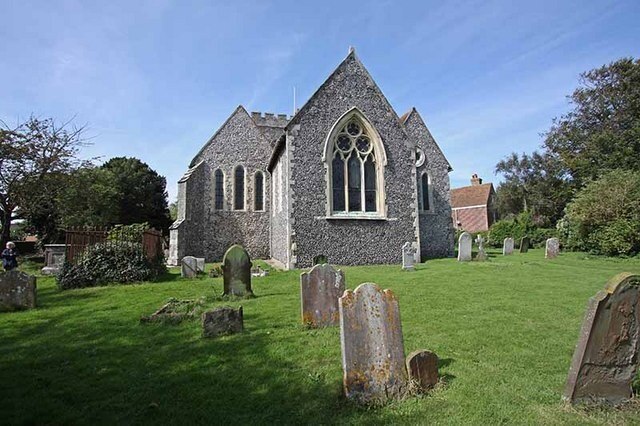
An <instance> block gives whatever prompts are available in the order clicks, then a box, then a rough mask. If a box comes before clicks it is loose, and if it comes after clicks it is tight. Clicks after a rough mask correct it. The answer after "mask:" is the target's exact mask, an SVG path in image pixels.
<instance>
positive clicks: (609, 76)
mask: <svg viewBox="0 0 640 426" xmlns="http://www.w3.org/2000/svg"><path fill="white" fill-rule="evenodd" d="M570 99H571V103H572V104H573V109H572V110H571V111H570V112H569V113H567V114H565V115H563V116H562V117H560V118H558V119H555V120H554V123H553V126H552V127H551V129H550V130H549V132H548V133H547V134H546V137H545V142H544V144H545V147H546V149H547V150H548V151H549V152H550V153H552V154H554V155H557V156H558V157H559V158H560V159H561V161H562V163H563V165H564V166H565V167H566V168H567V169H568V171H569V173H570V174H571V177H572V179H573V181H574V184H575V186H576V187H581V186H582V185H583V184H584V183H585V182H587V181H589V180H590V179H596V178H598V177H599V176H601V175H602V174H604V173H606V172H608V171H609V170H613V169H625V170H636V171H640V60H637V59H636V60H634V59H632V58H623V59H620V60H618V61H616V62H613V63H610V64H608V65H605V66H603V67H601V68H597V69H594V70H591V71H588V72H585V73H583V74H581V77H580V86H579V87H578V88H577V89H576V90H575V91H574V92H573V94H572V95H571V97H570Z"/></svg>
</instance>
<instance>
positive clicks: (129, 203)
mask: <svg viewBox="0 0 640 426" xmlns="http://www.w3.org/2000/svg"><path fill="white" fill-rule="evenodd" d="M101 169H103V170H105V171H109V172H111V173H112V175H113V179H114V184H115V188H116V190H117V193H118V203H117V217H118V222H117V223H120V224H124V225H129V224H132V223H142V222H148V223H149V224H150V225H151V226H152V227H154V228H156V229H159V230H164V231H166V230H167V229H168V228H169V225H170V224H171V218H170V217H169V208H168V206H167V191H166V186H167V181H166V179H165V178H164V177H163V176H160V175H159V174H158V173H157V172H156V171H155V170H153V169H151V167H149V166H148V165H147V164H145V163H143V162H142V161H140V160H138V159H137V158H126V157H116V158H112V159H111V160H109V161H107V162H106V163H105V164H104V165H102V167H101Z"/></svg>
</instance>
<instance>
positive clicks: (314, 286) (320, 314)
mask: <svg viewBox="0 0 640 426" xmlns="http://www.w3.org/2000/svg"><path fill="white" fill-rule="evenodd" d="M343 293H344V273H343V272H342V271H340V270H335V269H334V268H333V266H331V265H328V264H324V265H316V266H314V267H313V268H312V269H311V271H309V272H304V273H302V274H300V303H301V309H302V323H303V324H305V325H308V326H310V327H327V326H333V325H338V324H339V323H340V310H339V307H338V298H340V296H342V294H343Z"/></svg>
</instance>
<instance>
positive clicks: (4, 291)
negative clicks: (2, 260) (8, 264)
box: [0, 270, 37, 312]
mask: <svg viewBox="0 0 640 426" xmlns="http://www.w3.org/2000/svg"><path fill="white" fill-rule="evenodd" d="M36 292H37V290H36V277H34V276H33V275H29V274H26V273H24V272H21V271H16V270H13V271H8V272H0V312H9V311H18V310H22V309H32V308H35V307H36Z"/></svg>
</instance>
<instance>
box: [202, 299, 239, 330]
mask: <svg viewBox="0 0 640 426" xmlns="http://www.w3.org/2000/svg"><path fill="white" fill-rule="evenodd" d="M243 329H244V318H243V314H242V306H240V307H239V308H238V309H237V310H236V309H233V308H232V307H229V306H222V307H219V308H216V309H214V310H213V311H209V312H205V313H203V314H202V336H203V337H218V336H224V335H227V334H235V333H242V330H243Z"/></svg>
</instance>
